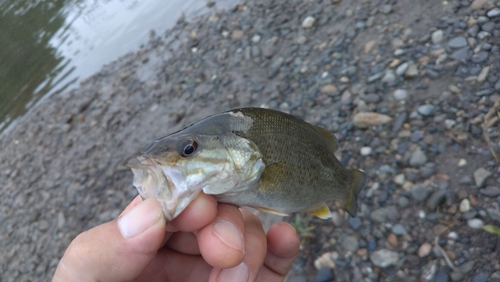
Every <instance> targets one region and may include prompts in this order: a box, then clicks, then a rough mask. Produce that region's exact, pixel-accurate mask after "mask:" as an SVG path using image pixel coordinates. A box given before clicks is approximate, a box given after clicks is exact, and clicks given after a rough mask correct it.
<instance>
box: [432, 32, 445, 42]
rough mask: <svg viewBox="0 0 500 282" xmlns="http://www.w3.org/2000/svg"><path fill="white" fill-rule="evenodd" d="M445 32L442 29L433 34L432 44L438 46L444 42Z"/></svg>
mask: <svg viewBox="0 0 500 282" xmlns="http://www.w3.org/2000/svg"><path fill="white" fill-rule="evenodd" d="M443 35H444V33H443V31H442V30H441V29H438V30H436V31H434V32H433V33H432V36H431V39H432V43H434V44H438V43H440V42H441V41H442V40H443Z"/></svg>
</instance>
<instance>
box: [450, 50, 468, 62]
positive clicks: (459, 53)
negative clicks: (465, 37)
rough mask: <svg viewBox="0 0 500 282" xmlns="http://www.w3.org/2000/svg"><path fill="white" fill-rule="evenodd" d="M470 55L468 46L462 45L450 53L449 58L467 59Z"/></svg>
mask: <svg viewBox="0 0 500 282" xmlns="http://www.w3.org/2000/svg"><path fill="white" fill-rule="evenodd" d="M470 56H471V50H470V48H469V47H463V48H461V49H458V50H457V51H455V52H453V53H451V55H450V58H452V59H453V60H456V61H465V60H468V59H469V58H470Z"/></svg>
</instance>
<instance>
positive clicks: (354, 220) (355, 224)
mask: <svg viewBox="0 0 500 282" xmlns="http://www.w3.org/2000/svg"><path fill="white" fill-rule="evenodd" d="M349 226H350V227H351V228H352V229H353V230H358V228H360V227H361V219H360V218H359V217H351V218H350V219H349Z"/></svg>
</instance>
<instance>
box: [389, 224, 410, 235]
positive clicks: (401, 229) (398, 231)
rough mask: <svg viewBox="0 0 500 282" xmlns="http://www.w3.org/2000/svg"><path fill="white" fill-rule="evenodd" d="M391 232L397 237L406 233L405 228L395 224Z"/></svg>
mask: <svg viewBox="0 0 500 282" xmlns="http://www.w3.org/2000/svg"><path fill="white" fill-rule="evenodd" d="M391 231H392V233H394V234H396V235H398V236H401V235H403V234H405V233H406V230H405V227H404V226H403V225H402V224H399V223H398V224H395V225H394V226H393V227H392V228H391Z"/></svg>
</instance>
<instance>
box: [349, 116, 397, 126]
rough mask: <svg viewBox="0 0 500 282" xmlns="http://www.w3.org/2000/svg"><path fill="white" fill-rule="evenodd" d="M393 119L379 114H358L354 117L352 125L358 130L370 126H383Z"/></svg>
mask: <svg viewBox="0 0 500 282" xmlns="http://www.w3.org/2000/svg"><path fill="white" fill-rule="evenodd" d="M391 120H392V118H391V117H389V116H387V115H384V114H379V113H357V114H356V115H354V117H353V120H352V123H353V125H354V126H355V127H358V128H368V127H370V126H376V125H382V124H385V123H388V122H389V121H391Z"/></svg>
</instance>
